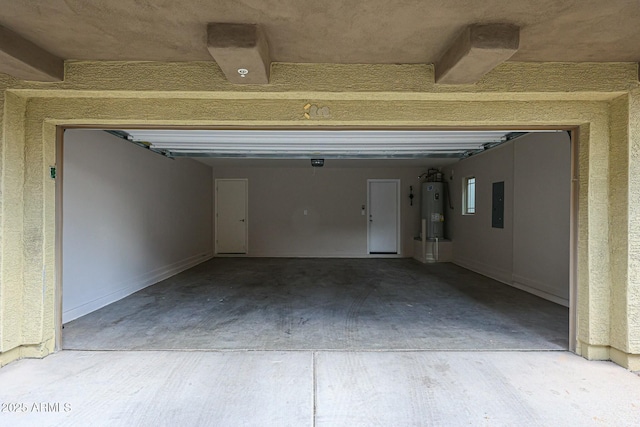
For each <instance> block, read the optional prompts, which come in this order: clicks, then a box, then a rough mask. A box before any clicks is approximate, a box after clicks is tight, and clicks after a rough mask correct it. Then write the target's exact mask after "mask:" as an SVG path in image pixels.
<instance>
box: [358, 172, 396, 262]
mask: <svg viewBox="0 0 640 427" xmlns="http://www.w3.org/2000/svg"><path fill="white" fill-rule="evenodd" d="M373 182H392V183H395V184H396V195H397V197H396V199H397V200H396V209H397V214H396V218H397V220H396V253H395V254H386V255H385V254H372V253H371V221H369V215H371V183H373ZM401 188H402V187H401V185H400V179H367V215H366V217H365V218H366V221H367V254H368V255H369V256H370V257H375V258H399V257H402V253H401V252H402V251H401V250H400V249H401V248H402V233H401V232H400V230H401V224H402V218H401V213H402V212H401V210H400V204H401V203H400V200H401V197H400V191H401Z"/></svg>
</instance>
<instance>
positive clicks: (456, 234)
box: [61, 129, 571, 350]
mask: <svg viewBox="0 0 640 427" xmlns="http://www.w3.org/2000/svg"><path fill="white" fill-rule="evenodd" d="M137 132H140V131H135V130H134V131H128V130H126V129H125V130H121V131H118V132H114V131H111V132H110V133H107V132H103V131H100V130H67V131H66V133H65V142H64V156H65V161H64V169H63V170H62V171H61V172H62V175H63V180H64V181H63V182H64V193H63V194H64V204H63V217H64V221H65V222H64V227H63V230H64V236H63V243H64V245H63V251H64V257H63V259H64V269H63V295H64V298H63V301H64V302H63V312H64V313H65V319H64V322H65V330H64V334H63V346H64V348H76V349H131V348H138V349H145V348H146V349H162V348H168V349H176V348H181V349H225V348H232V349H295V348H307V349H313V348H323V349H460V350H478V349H505V350H507V349H520V350H522V349H540V350H560V349H566V348H568V336H569V310H568V308H567V306H568V305H570V304H571V301H570V298H569V277H568V271H569V262H570V261H569V255H568V248H569V244H570V242H569V238H568V237H567V236H568V231H569V230H568V228H569V221H570V216H569V204H570V194H568V193H567V194H564V193H562V194H564V195H562V194H560V193H559V192H557V191H555V190H557V188H559V187H562V188H565V186H566V188H569V187H568V186H569V185H570V182H569V181H570V177H569V176H568V171H569V170H570V166H571V165H570V156H569V148H570V138H569V137H568V135H567V133H566V132H564V133H558V132H540V133H534V132H513V131H511V132H491V133H486V134H484V133H483V132H475V133H474V132H468V133H464V132H463V133H455V135H454V133H451V134H448V133H447V132H437V133H436V132H433V133H429V132H428V131H422V132H421V133H420V132H418V133H403V132H401V131H385V132H381V133H379V134H377V133H376V132H374V131H371V132H365V131H360V133H353V134H349V133H348V132H347V131H342V132H338V133H333V132H326V133H324V134H322V133H320V132H311V133H309V134H308V136H309V138H308V140H307V143H308V142H309V141H317V142H318V144H319V145H317V146H316V147H315V151H313V152H304V150H303V149H308V147H307V145H306V144H298V143H297V142H295V141H298V140H299V138H300V137H301V135H300V134H302V136H305V135H306V134H304V132H303V131H297V132H298V134H294V136H291V135H289V134H288V133H287V132H284V131H282V132H283V133H281V134H279V135H278V134H271V133H269V132H267V134H266V135H262V136H260V135H259V134H258V133H255V134H254V133H249V134H244V135H245V136H244V137H245V138H248V140H246V141H238V140H227V141H228V142H229V141H230V142H229V143H228V144H226V145H225V144H223V143H222V142H224V141H222V142H220V141H217V142H216V141H209V142H207V141H202V138H205V137H207V136H206V134H205V133H203V132H205V131H202V132H197V131H187V130H181V131H176V132H180V133H179V134H177V133H176V134H172V132H171V131H169V130H167V131H161V130H158V131H154V132H156V133H157V134H158V135H159V137H163V138H165V140H163V141H164V142H156V141H155V140H154V139H153V138H155V137H153V138H152V137H151V136H153V135H151V134H145V135H144V137H143V136H141V134H137ZM189 132H194V134H193V135H190V134H189ZM206 132H209V131H206ZM218 132H220V133H219V134H216V135H217V136H218V137H220V138H223V136H224V138H228V137H229V135H232V136H233V137H238V138H240V136H241V135H242V133H239V134H238V135H236V134H233V131H218ZM229 132H232V133H229ZM238 132H240V131H238ZM256 132H258V131H256ZM260 132H263V133H264V132H266V131H260ZM273 132H277V131H273ZM136 134H137V135H138V136H135V135H136ZM214 134H215V132H214ZM176 135H179V137H180V140H179V141H178V140H174V141H169V139H171V138H174V139H175V138H176ZM247 135H248V136H247ZM290 136H291V137H290ZM345 136H346V137H349V138H347V139H348V140H351V145H349V144H346V145H345V142H348V141H346V140H341V139H340V138H342V137H345ZM185 138H186V139H185ZM188 138H193V139H198V138H200V140H199V141H189V140H188ZM224 138H223V139H224ZM252 138H258V142H260V144H257V143H256V141H255V140H253V139H252ZM260 138H266V139H265V140H264V141H263V140H260ZM269 138H271V139H269ZM321 138H324V139H325V140H324V142H322V141H323V140H322V139H321ZM394 138H395V139H394ZM421 138H422V139H424V140H422V139H421ZM456 138H457V139H456ZM483 138H484V139H483ZM275 140H278V141H280V143H275V142H274V141H275ZM288 140H291V141H292V143H291V144H292V145H289V146H287V143H286V141H288ZM367 140H368V141H369V144H367V143H366V141H367ZM158 141H159V140H158ZM185 141H186V142H185ZM265 141H266V142H265ZM282 141H285V142H282ZM132 142H133V143H132ZM189 144H190V145H189ZM216 144H217V145H216ZM243 144H244V145H243ZM322 144H324V145H322ZM235 145H237V146H238V147H243V146H244V147H245V150H247V151H240V148H238V150H239V151H237V152H235V153H234V152H233V151H231V150H232V148H230V147H232V146H235ZM272 146H273V147H279V150H280V151H277V152H275V151H273V150H272V148H273V147H272ZM547 146H548V147H547ZM559 146H561V147H563V148H562V149H561V150H565V151H564V152H565V153H566V154H567V156H566V157H562V156H560V157H558V156H557V155H556V154H550V152H549V151H547V149H546V148H544V147H547V148H549V147H552V148H553V147H556V148H557V147H559ZM270 147H271V148H270ZM283 147H284V148H283ZM305 147H306V148H305ZM319 147H320V148H319ZM321 148H322V149H324V150H326V151H321ZM287 150H289V151H287ZM287 153H289V154H287ZM563 155H564V154H563ZM550 156H551V157H553V158H554V159H557V160H558V163H557V165H555V166H552V165H551V164H550V163H549V162H547V166H545V167H540V166H539V162H538V161H536V160H535V159H537V158H538V159H548V158H549V157H550ZM310 158H314V159H317V158H322V159H324V162H323V163H324V164H323V166H322V167H313V166H312V165H311V162H310ZM514 159H515V160H514ZM519 161H522V162H525V163H526V164H524V165H521V164H520V163H518V162H519ZM114 165H117V167H116V168H114ZM430 169H431V170H433V169H435V170H437V171H438V173H436V174H427V173H426V172H428V171H429V170H430ZM565 171H566V172H567V176H566V181H563V182H562V183H560V181H557V180H556V179H555V178H554V177H555V176H556V175H554V174H556V173H558V174H562V173H564V172H565ZM468 176H473V177H474V178H475V181H474V183H475V188H476V191H477V193H476V194H475V198H474V201H475V211H474V212H473V213H470V212H464V210H463V209H462V208H463V205H462V203H463V200H464V194H463V190H464V187H463V185H462V183H463V182H464V181H463V180H464V178H465V177H468ZM431 179H436V180H440V181H442V182H443V183H444V184H446V188H447V191H446V195H445V207H446V209H445V212H444V215H443V218H444V229H445V236H444V237H445V238H444V239H443V241H439V242H437V243H436V242H434V241H430V240H428V239H425V240H424V241H423V240H422V239H421V237H424V236H421V235H420V234H421V220H422V217H423V213H422V212H421V208H420V207H421V203H420V197H421V194H420V191H419V189H420V188H421V185H422V183H424V182H425V181H426V180H431ZM561 179H562V180H564V179H565V178H561ZM215 180H218V182H222V181H221V180H230V181H229V182H242V181H244V180H248V182H250V183H251V192H250V193H249V197H248V203H247V204H246V209H247V212H248V216H246V217H245V219H247V218H249V217H250V218H251V223H250V224H249V223H246V222H245V224H247V226H248V227H249V228H248V229H249V231H250V233H248V244H247V245H246V246H245V247H246V253H245V254H243V256H244V258H242V259H238V258H219V257H215V256H214V253H215V250H214V248H215V240H216V238H218V237H219V236H221V235H222V234H221V232H227V231H229V230H230V227H228V226H226V225H225V226H223V230H218V232H216V231H215V226H214V225H215V218H214V213H215V212H216V210H218V211H219V209H220V207H221V206H216V204H222V205H224V206H228V202H225V201H224V200H222V201H221V200H218V201H217V203H216V200H215V192H214V182H215ZM370 180H381V182H384V181H387V182H390V181H389V180H398V181H396V182H399V184H398V186H397V187H396V188H397V195H398V196H399V207H400V208H401V209H399V211H400V216H399V219H400V227H399V228H400V233H399V241H400V242H401V244H400V245H399V246H398V250H397V252H398V253H397V254H396V256H397V258H396V259H377V258H376V256H378V255H376V254H371V253H370V252H371V251H370V250H369V249H370V248H369V247H368V244H367V227H368V225H367V224H368V220H369V210H370V206H369V205H368V203H367V191H368V190H367V188H368V185H367V182H369V181H370ZM244 182H247V181H244ZM495 182H503V183H504V202H505V215H504V226H503V227H502V228H496V227H492V221H491V210H492V205H491V191H492V188H493V184H494V183H495ZM552 187H553V190H554V192H553V193H554V196H553V197H551V198H549V195H550V189H551V188H552ZM538 191H540V192H541V194H538V193H537V192H538ZM563 191H564V190H563ZM569 193H570V188H569ZM230 194H231V195H232V196H233V197H232V198H238V199H242V198H243V196H242V191H239V190H237V189H231V190H230ZM559 194H560V195H559ZM543 195H544V197H547V199H545V202H544V203H541V204H540V206H539V207H536V206H533V207H532V206H530V205H527V204H526V203H525V204H522V201H523V200H525V201H531V200H536V199H538V198H539V197H543ZM410 196H413V197H410ZM557 197H559V199H558V198H557ZM223 199H224V198H223ZM558 200H559V201H558ZM88 201H90V203H88ZM556 207H557V208H558V210H556V211H553V209H555V208H556ZM538 208H539V209H538ZM552 208H553V209H552ZM563 209H564V210H563ZM552 211H553V212H552ZM554 212H556V213H554ZM557 212H560V213H557ZM242 219H243V218H237V220H238V221H241V220H242ZM536 221H539V222H536ZM549 221H553V223H552V225H553V227H556V228H557V230H559V231H549V233H547V234H545V233H546V231H545V232H542V231H541V232H540V233H534V234H533V235H532V234H531V233H529V234H528V235H526V236H523V235H522V232H523V230H524V231H531V230H536V229H538V228H540V227H548V226H549V225H550V222H549ZM532 227H533V228H532ZM545 230H546V229H545ZM563 233H564V234H563ZM541 242H542V243H541ZM558 242H560V243H558ZM436 244H439V245H444V244H447V245H449V246H450V247H452V248H453V249H452V250H451V253H450V254H449V256H448V258H447V259H443V258H442V257H440V259H438V257H435V260H438V261H447V262H434V263H427V264H424V263H423V262H424V261H425V260H427V259H428V257H425V256H424V253H422V251H429V250H432V249H433V248H434V245H436ZM560 246H562V250H563V251H564V250H565V249H566V254H565V253H564V252H563V255H561V256H558V254H557V253H555V252H554V254H555V255H551V256H547V255H549V252H550V251H555V250H556V249H558V248H559V247H560ZM235 250H236V249H233V251H235ZM230 251H231V250H230ZM233 251H232V252H233ZM523 251H524V252H523ZM385 252H386V251H385ZM440 254H441V255H442V254H443V252H442V251H440ZM527 259H531V260H532V262H531V263H527V262H526V260H527ZM550 259H553V260H555V261H557V260H558V259H561V261H562V262H561V265H560V268H559V269H557V271H560V270H561V271H560V273H557V274H556V275H554V279H553V280H556V282H553V283H552V281H551V279H550V278H549V277H545V276H544V274H547V273H548V272H550V271H551V270H553V269H555V267H553V268H550V266H549V265H548V264H545V263H549V262H550ZM416 260H419V261H422V263H421V262H417V261H416ZM533 260H535V261H533ZM523 261H524V263H523ZM540 273H544V274H540ZM151 285H153V286H151Z"/></svg>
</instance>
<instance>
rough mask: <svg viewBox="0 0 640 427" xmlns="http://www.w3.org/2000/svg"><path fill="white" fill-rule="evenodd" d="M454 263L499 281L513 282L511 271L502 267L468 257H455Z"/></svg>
mask: <svg viewBox="0 0 640 427" xmlns="http://www.w3.org/2000/svg"><path fill="white" fill-rule="evenodd" d="M453 263H454V264H456V265H459V266H460V267H463V268H466V269H467V270H471V271H473V272H476V273H478V274H482V275H483V276H487V277H490V278H492V279H493V280H497V281H498V282H502V283H505V284H507V285H510V284H511V283H510V282H511V271H508V270H504V269H502V268H496V267H494V266H492V265H489V264H485V263H483V262H478V261H475V260H471V259H468V258H460V257H454V259H453Z"/></svg>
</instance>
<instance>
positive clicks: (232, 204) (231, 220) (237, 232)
mask: <svg viewBox="0 0 640 427" xmlns="http://www.w3.org/2000/svg"><path fill="white" fill-rule="evenodd" d="M247 186H248V181H247V180H246V179H216V236H215V237H216V253H219V254H246V253H247V237H248V233H247V231H248V221H247V219H248V218H247V217H248V215H247V195H248V192H247Z"/></svg>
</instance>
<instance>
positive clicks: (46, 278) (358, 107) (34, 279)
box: [0, 62, 640, 365]
mask: <svg viewBox="0 0 640 427" xmlns="http://www.w3.org/2000/svg"><path fill="white" fill-rule="evenodd" d="M637 71H638V68H637V65H636V64H518V63H508V64H504V65H502V66H500V67H498V68H497V69H496V70H494V71H493V72H491V73H489V74H488V75H487V76H485V78H483V79H482V81H480V82H479V83H477V84H476V85H470V86H451V87H441V86H438V85H434V84H433V68H432V67H430V66H423V65H386V66H382V65H381V66H359V65H352V66H350V65H341V66H335V65H317V64H316V65H309V64H307V65H300V64H287V65H284V64H274V67H273V69H272V84H270V85H268V86H260V87H254V86H250V85H247V86H233V85H230V84H229V83H227V82H226V80H224V78H223V77H222V75H221V73H220V71H219V70H218V69H217V68H216V67H215V66H214V65H212V64H210V63H186V64H159V63H86V62H85V63H69V64H67V74H66V79H65V81H64V82H61V83H26V82H13V81H10V80H9V85H10V89H9V90H8V92H6V93H5V108H4V115H5V118H4V123H3V140H2V142H3V148H2V150H3V151H2V153H3V157H2V162H3V163H2V182H1V185H2V188H3V193H2V199H3V200H2V214H1V215H2V247H1V248H0V251H1V253H2V261H1V262H2V264H1V267H2V272H1V275H2V283H1V284H0V292H1V295H2V301H1V304H2V306H1V308H2V313H1V314H0V322H1V324H0V330H1V331H2V332H1V333H2V351H3V353H2V354H0V364H2V363H6V362H8V361H10V360H13V359H15V358H18V357H24V356H42V355H46V354H47V353H48V352H51V351H52V350H53V342H54V335H55V322H54V309H55V298H54V296H55V276H54V274H55V250H54V247H55V183H54V181H52V180H50V179H49V178H48V177H47V173H48V170H47V166H48V165H50V164H53V163H55V139H56V131H55V126H56V125H74V124H86V125H95V126H110V125H111V126H122V125H126V124H130V125H166V126H179V125H201V126H234V125H242V126H270V125H277V126H314V127H318V126H377V125H382V126H394V127H399V126H422V127H427V126H434V127H448V126H455V127H460V126H485V127H512V128H524V127H532V126H545V125H546V126H548V125H555V126H570V127H571V126H579V129H580V142H579V171H578V174H579V176H578V180H579V225H578V254H577V258H578V284H577V285H578V299H577V304H578V307H577V310H578V319H577V320H578V325H577V332H578V342H577V351H578V352H579V353H580V354H583V355H584V356H586V357H589V358H605V359H606V358H609V357H615V359H616V361H617V362H618V363H621V364H625V365H629V364H630V363H631V361H633V360H636V361H637V360H638V359H637V357H636V358H630V356H629V354H628V352H629V351H631V350H633V352H634V353H636V354H637V352H638V351H639V349H638V340H639V339H640V337H639V335H638V334H639V333H640V332H639V328H640V319H639V318H638V315H637V310H638V308H637V307H638V291H637V288H638V277H639V273H640V266H638V265H637V261H635V260H636V259H638V252H639V246H640V235H639V234H640V231H638V230H637V228H638V224H637V221H638V220H637V219H636V218H638V216H639V215H638V213H639V212H638V209H639V206H638V202H637V200H638V198H637V197H636V198H635V199H632V198H630V197H629V193H627V199H626V200H627V201H626V203H627V205H628V209H629V214H631V213H634V214H635V217H633V216H632V215H630V218H633V220H632V221H636V222H635V223H633V224H631V227H630V228H633V227H635V228H634V229H633V230H631V229H630V230H629V247H630V248H631V249H630V253H629V256H628V257H627V261H623V262H628V269H629V272H628V278H629V280H628V282H627V287H628V289H627V293H626V296H625V297H624V298H622V299H621V300H620V301H622V304H624V305H625V306H626V307H627V310H628V313H629V317H628V321H629V322H630V323H628V324H627V322H626V321H625V319H623V320H621V321H622V322H623V326H621V329H622V330H624V329H626V330H627V332H626V333H627V334H628V342H629V344H630V346H629V347H624V346H623V345H622V343H623V342H624V339H623V340H622V341H616V343H618V342H619V343H620V344H616V345H620V346H621V347H623V348H618V349H617V350H615V351H614V350H610V347H609V346H610V345H611V344H612V339H611V333H610V332H611V329H612V328H611V319H612V317H611V296H610V295H611V290H612V285H611V283H612V274H611V271H610V262H609V259H610V256H611V246H610V245H609V243H608V242H609V239H608V237H609V221H610V209H609V195H610V190H611V188H610V185H609V172H610V162H609V159H610V147H611V146H610V143H609V140H610V136H611V132H612V131H611V129H612V127H611V126H610V125H611V123H612V121H614V125H615V126H618V125H619V122H620V120H623V121H624V120H628V118H626V117H622V118H620V117H619V116H620V115H622V116H624V114H617V113H616V114H613V113H612V111H613V110H614V109H613V108H612V107H615V108H618V109H619V108H620V107H619V106H617V107H616V105H617V104H616V102H619V101H614V102H613V103H612V100H614V99H616V98H619V97H620V96H623V95H625V94H626V93H629V92H630V91H631V92H632V96H631V98H630V99H631V104H630V114H629V116H631V117H634V115H635V116H639V115H640V114H639V112H640V110H639V109H638V103H639V102H638V95H637V91H638V89H637V88H638V80H637V78H638V77H637V76H638V74H637ZM5 81H6V79H5ZM308 102H311V103H313V104H317V105H319V106H327V107H329V108H330V114H331V117H330V118H328V119H324V120H306V119H305V118H304V115H303V113H304V111H303V106H304V105H305V104H306V103H308ZM637 120H638V119H636V118H634V119H633V120H632V124H633V125H632V126H629V128H630V138H629V140H628V141H631V145H630V146H629V145H628V144H627V146H629V147H630V148H631V154H630V167H631V168H633V170H637V169H639V168H640V165H639V164H638V162H639V160H638V144H639V143H638V140H639V138H638V136H636V135H640V133H639V132H640V126H639V125H638V123H637ZM619 133H620V132H617V133H614V134H615V135H618V134H619ZM619 141H620V143H621V144H622V145H623V146H624V145H625V140H624V137H622V139H620V140H619ZM614 155H615V153H612V154H611V157H614ZM639 175H640V174H639V173H634V174H630V178H629V181H627V182H624V179H620V178H619V180H621V181H623V182H622V184H621V185H622V188H624V187H629V188H630V189H632V190H633V191H635V194H637V192H638V188H639V187H640V184H639V183H638V182H637V177H638V176H639ZM633 177H635V178H633ZM622 199H623V202H622V204H624V203H625V202H624V196H622ZM618 234H619V233H618ZM634 251H635V252H634ZM634 254H635V258H634V257H632V256H631V255H634ZM616 256H617V255H616ZM622 280H623V282H624V278H623V279H622ZM623 294H624V293H623ZM617 295H618V294H616V296H614V299H615V300H616V301H618V296H617ZM625 299H626V302H625V301H624V300H625ZM631 303H633V304H635V306H634V305H633V304H631ZM634 310H635V311H634ZM634 316H635V317H634ZM618 321H619V320H618V319H616V322H618ZM622 334H623V335H624V332H623V333H622ZM614 335H615V336H616V337H618V336H619V335H620V333H619V332H618V331H616V332H615V334H614ZM616 339H617V338H616ZM16 346H17V347H16Z"/></svg>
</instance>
